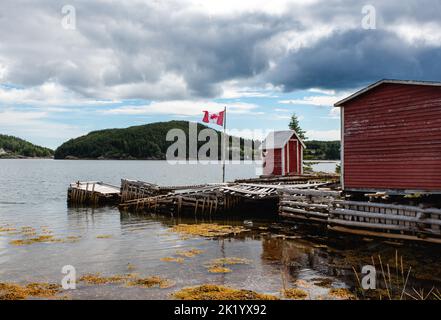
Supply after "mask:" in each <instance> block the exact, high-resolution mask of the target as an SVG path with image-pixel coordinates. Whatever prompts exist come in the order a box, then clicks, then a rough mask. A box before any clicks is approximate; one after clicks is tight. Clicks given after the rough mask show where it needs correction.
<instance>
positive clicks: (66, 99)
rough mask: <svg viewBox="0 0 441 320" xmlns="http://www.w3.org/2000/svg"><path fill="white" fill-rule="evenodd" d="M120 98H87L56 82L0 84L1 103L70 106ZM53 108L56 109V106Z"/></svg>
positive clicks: (108, 101)
mask: <svg viewBox="0 0 441 320" xmlns="http://www.w3.org/2000/svg"><path fill="white" fill-rule="evenodd" d="M117 102H119V101H118V100H95V99H86V98H84V97H82V96H81V95H79V94H77V93H74V92H72V91H70V90H68V89H67V88H65V87H63V86H62V85H60V84H58V83H55V82H45V83H44V84H42V85H40V86H34V87H27V88H15V87H12V88H11V87H5V86H0V104H4V105H14V104H26V105H32V106H35V107H41V106H46V107H50V106H53V107H57V108H59V107H68V106H81V105H100V104H111V103H117ZM52 110H54V111H55V109H54V108H52Z"/></svg>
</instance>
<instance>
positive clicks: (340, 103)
mask: <svg viewBox="0 0 441 320" xmlns="http://www.w3.org/2000/svg"><path fill="white" fill-rule="evenodd" d="M384 83H392V84H407V85H419V86H438V87H439V86H441V82H436V81H414V80H392V79H383V80H380V81H377V82H375V83H373V84H371V85H369V86H367V87H366V88H364V89H362V90H360V91H357V92H355V93H354V94H352V95H350V96H349V97H347V98H345V99H343V100H340V101H338V102H336V103H335V104H334V107H342V106H343V105H344V104H345V103H346V102H348V101H350V100H352V99H354V98H356V97H358V96H360V95H362V94H364V93H365V92H367V91H370V90H372V89H374V88H376V87H378V86H379V85H382V84H384Z"/></svg>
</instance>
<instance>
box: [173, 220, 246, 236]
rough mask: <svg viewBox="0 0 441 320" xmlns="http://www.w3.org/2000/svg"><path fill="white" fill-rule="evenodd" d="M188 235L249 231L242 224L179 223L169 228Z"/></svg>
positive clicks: (220, 234)
mask: <svg viewBox="0 0 441 320" xmlns="http://www.w3.org/2000/svg"><path fill="white" fill-rule="evenodd" d="M169 231H171V232H177V233H180V234H183V235H186V236H201V237H221V236H228V235H232V234H233V235H234V234H238V233H241V232H245V231H248V230H247V229H245V228H243V227H240V226H237V227H235V226H228V225H218V224H212V223H201V224H178V225H175V226H173V227H172V228H170V229H169Z"/></svg>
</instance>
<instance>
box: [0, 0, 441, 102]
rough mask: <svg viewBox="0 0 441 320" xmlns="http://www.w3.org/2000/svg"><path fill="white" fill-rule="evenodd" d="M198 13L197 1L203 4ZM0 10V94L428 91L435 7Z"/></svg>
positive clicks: (435, 41) (94, 4)
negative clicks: (371, 13) (5, 86)
mask: <svg viewBox="0 0 441 320" xmlns="http://www.w3.org/2000/svg"><path fill="white" fill-rule="evenodd" d="M207 2H208V3H209V1H207ZM66 4H69V5H73V6H74V7H75V9H76V18H77V22H76V24H77V25H76V30H65V29H63V28H62V26H61V19H62V18H63V15H62V13H61V8H62V7H63V5H64V4H63V3H62V2H60V1H49V0H42V1H38V2H37V1H20V4H18V3H17V2H16V1H12V0H6V1H2V4H1V10H0V12H1V13H0V39H1V41H0V83H10V84H14V85H17V86H24V87H37V86H42V85H45V84H47V83H56V84H57V85H59V86H62V87H63V88H66V90H69V91H71V92H73V93H74V94H77V95H79V96H83V97H88V98H96V99H131V98H143V99H150V100H152V99H155V100H179V99H189V98H201V97H203V98H216V97H219V96H221V95H222V93H223V91H224V89H225V86H226V84H227V83H230V82H231V81H234V82H235V83H237V85H238V86H252V87H257V88H259V87H260V88H264V87H266V86H268V85H272V86H275V87H280V88H281V90H285V91H292V90H296V89H305V88H327V89H342V88H354V87H357V86H361V85H364V84H366V83H369V82H372V81H376V80H378V79H380V78H413V79H424V80H440V79H439V77H440V76H439V74H441V73H440V72H441V65H440V63H439V61H440V57H441V53H440V48H441V27H440V24H439V21H440V12H441V4H440V1H437V0H433V1H410V0H409V1H387V3H386V2H385V1H371V4H373V5H374V7H375V8H376V11H377V29H376V30H363V29H362V28H361V19H362V17H363V16H362V13H361V8H362V7H363V6H364V5H365V2H364V1H336V0H334V1H312V0H310V1H304V2H302V1H300V2H296V3H291V2H290V1H284V2H283V3H282V4H281V5H280V10H266V9H265V8H264V7H262V8H259V7H258V6H256V7H253V8H251V9H246V10H233V11H228V10H227V11H222V13H221V14H213V13H212V12H211V11H210V10H208V11H207V10H205V9H204V8H202V9H201V8H200V6H199V5H198V4H197V3H196V4H195V2H194V1H138V0H132V1H121V2H116V1H104V0H101V1H69V2H68V3H66Z"/></svg>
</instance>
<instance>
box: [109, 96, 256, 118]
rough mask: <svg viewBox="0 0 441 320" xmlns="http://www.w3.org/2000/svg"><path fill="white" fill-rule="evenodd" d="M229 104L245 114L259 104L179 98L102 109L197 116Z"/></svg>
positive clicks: (232, 110) (117, 112) (229, 108)
mask: <svg viewBox="0 0 441 320" xmlns="http://www.w3.org/2000/svg"><path fill="white" fill-rule="evenodd" d="M225 106H227V113H235V114H244V113H250V112H252V111H253V110H255V109H256V108H257V107H258V106H257V105H254V104H250V103H226V104H225V103H219V102H213V101H204V100H194V101H192V100H179V101H160V102H152V103H151V104H148V105H141V106H122V107H118V108H114V109H110V110H102V111H101V113H103V114H110V115H112V114H113V115H123V114H124V115H161V114H166V115H180V116H197V115H201V114H202V111H204V110H207V111H210V112H219V111H222V110H223V109H224V107H225Z"/></svg>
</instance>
